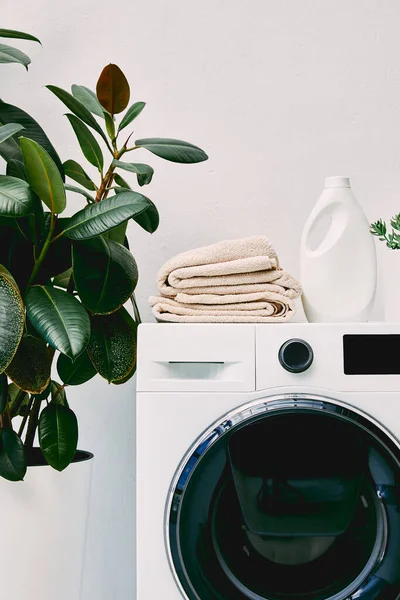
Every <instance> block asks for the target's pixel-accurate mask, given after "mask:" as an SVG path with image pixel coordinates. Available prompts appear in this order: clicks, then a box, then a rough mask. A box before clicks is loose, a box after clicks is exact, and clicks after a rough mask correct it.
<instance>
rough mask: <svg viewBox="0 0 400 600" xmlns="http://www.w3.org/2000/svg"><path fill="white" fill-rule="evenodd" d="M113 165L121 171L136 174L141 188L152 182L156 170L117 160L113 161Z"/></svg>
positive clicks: (140, 164)
mask: <svg viewBox="0 0 400 600" xmlns="http://www.w3.org/2000/svg"><path fill="white" fill-rule="evenodd" d="M113 165H114V166H115V167H118V168H119V169H124V170H125V171H130V172H131V173H136V175H137V179H138V184H139V185H140V186H142V185H147V184H149V183H150V182H151V180H152V178H153V174H154V169H153V167H151V166H150V165H144V164H142V163H126V162H123V161H121V160H117V159H116V158H115V159H114V160H113Z"/></svg>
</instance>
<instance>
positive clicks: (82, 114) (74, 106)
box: [46, 85, 112, 151]
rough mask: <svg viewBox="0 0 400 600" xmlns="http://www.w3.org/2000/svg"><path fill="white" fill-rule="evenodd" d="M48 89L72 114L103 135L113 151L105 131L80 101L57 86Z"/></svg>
mask: <svg viewBox="0 0 400 600" xmlns="http://www.w3.org/2000/svg"><path fill="white" fill-rule="evenodd" d="M46 87H47V89H49V90H50V91H51V92H53V94H54V95H55V96H57V98H59V99H60V100H61V102H63V103H64V104H65V106H66V107H67V108H69V110H70V111H71V112H73V113H74V115H76V116H77V117H79V118H80V119H81V120H82V121H83V122H84V123H86V125H89V127H91V128H92V129H94V130H95V131H97V133H98V134H99V135H101V137H102V138H103V140H104V141H105V143H106V144H107V148H108V149H109V150H110V151H112V150H111V148H110V145H109V143H108V140H107V137H106V135H105V133H104V131H103V130H102V128H101V127H100V125H99V124H98V122H97V121H96V119H95V118H94V116H93V115H92V113H91V112H90V111H89V110H88V109H87V108H86V107H85V106H84V105H83V104H82V103H81V102H79V100H77V99H76V98H74V97H73V96H72V95H71V94H69V93H68V92H66V91H65V90H63V89H61V88H59V87H57V86H55V85H47V86H46Z"/></svg>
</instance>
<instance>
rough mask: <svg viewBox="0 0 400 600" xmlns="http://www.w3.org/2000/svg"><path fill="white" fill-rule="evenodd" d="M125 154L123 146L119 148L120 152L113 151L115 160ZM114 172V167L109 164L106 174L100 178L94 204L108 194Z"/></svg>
mask: <svg viewBox="0 0 400 600" xmlns="http://www.w3.org/2000/svg"><path fill="white" fill-rule="evenodd" d="M125 152H126V148H125V147H124V146H123V147H122V148H121V150H117V149H115V152H114V158H115V159H116V160H119V159H120V158H121V156H122V155H123V154H124V153H125ZM114 171H115V166H114V165H113V163H111V165H110V166H109V167H108V170H107V173H106V174H105V176H104V177H103V178H102V181H101V184H100V187H99V189H98V190H97V194H96V198H95V200H96V202H100V200H105V198H107V195H108V192H109V191H110V190H109V188H110V187H111V185H112V182H113V179H114Z"/></svg>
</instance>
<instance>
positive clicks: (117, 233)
mask: <svg viewBox="0 0 400 600" xmlns="http://www.w3.org/2000/svg"><path fill="white" fill-rule="evenodd" d="M115 191H117V190H115ZM122 191H124V192H126V190H122ZM127 226H128V221H124V222H123V223H121V225H118V227H114V229H110V231H106V233H103V237H105V238H107V239H108V240H112V241H113V242H118V244H123V243H124V240H125V235H126V228H127Z"/></svg>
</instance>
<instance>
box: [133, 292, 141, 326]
mask: <svg viewBox="0 0 400 600" xmlns="http://www.w3.org/2000/svg"><path fill="white" fill-rule="evenodd" d="M131 300H132V306H133V314H134V315H135V321H136V323H137V324H138V325H140V323H141V322H142V319H141V318H140V312H139V307H138V305H137V302H136V297H135V293H133V294H132V296H131Z"/></svg>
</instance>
